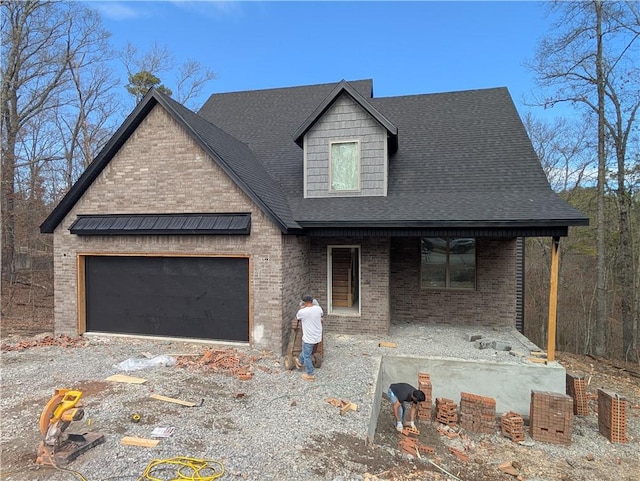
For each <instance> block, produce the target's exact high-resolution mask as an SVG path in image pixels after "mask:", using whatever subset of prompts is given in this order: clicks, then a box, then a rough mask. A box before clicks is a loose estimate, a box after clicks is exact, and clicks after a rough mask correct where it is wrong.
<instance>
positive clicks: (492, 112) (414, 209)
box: [40, 80, 588, 236]
mask: <svg viewBox="0 0 640 481" xmlns="http://www.w3.org/2000/svg"><path fill="white" fill-rule="evenodd" d="M343 94H347V95H349V96H351V98H353V99H354V100H355V101H356V102H357V103H358V104H359V105H360V106H361V107H362V108H363V109H364V110H366V111H367V112H368V113H369V115H371V116H372V117H373V118H374V119H375V120H376V121H378V122H379V123H380V124H381V125H383V126H384V127H385V128H386V129H387V132H388V134H389V136H390V138H392V139H395V140H397V145H398V148H397V151H395V152H393V153H392V154H390V162H389V164H388V189H387V195H386V196H378V197H332V198H304V196H303V185H302V182H303V181H302V179H303V151H302V150H301V149H300V147H299V146H298V144H297V143H296V141H297V140H298V141H299V139H300V138H301V136H303V135H304V133H305V132H307V131H308V129H309V128H311V127H312V125H313V124H314V123H315V122H316V121H317V120H318V118H319V117H320V116H322V114H323V113H324V112H326V110H327V109H328V108H329V107H330V106H331V105H332V103H333V102H334V101H335V100H336V99H337V98H338V97H339V96H340V95H343ZM158 104H160V105H161V106H162V107H163V108H164V109H165V110H166V111H167V112H168V113H169V114H170V115H171V116H172V117H173V118H174V119H175V120H176V121H177V122H178V123H179V124H180V125H181V126H182V127H183V128H184V129H185V131H186V132H187V133H188V134H189V135H190V136H191V137H192V138H193V139H195V141H196V142H197V143H198V144H199V145H200V146H201V147H202V148H203V149H204V150H205V151H206V152H207V153H208V154H209V155H210V156H211V158H212V159H213V161H215V162H216V163H217V164H218V165H219V166H220V167H221V168H222V169H223V170H224V171H225V172H226V173H227V174H228V175H229V176H230V178H231V179H232V180H234V182H235V183H236V184H237V185H238V186H239V187H240V188H241V189H242V190H243V191H244V192H245V194H247V195H248V196H249V197H250V198H251V199H252V201H253V202H255V203H256V205H257V206H258V207H259V208H260V209H261V210H262V211H263V212H264V213H265V214H266V215H267V216H268V217H269V218H270V219H271V220H272V221H273V222H274V223H275V224H276V225H277V226H279V228H280V229H281V230H282V232H284V233H302V232H303V230H304V231H305V232H309V233H311V232H312V231H314V230H315V232H320V231H321V230H322V229H324V231H323V232H331V231H330V230H327V229H343V231H344V229H347V228H349V229H370V231H373V230H375V229H378V230H386V231H387V232H389V231H390V230H394V231H396V232H400V230H401V229H405V231H406V229H414V231H413V232H414V234H415V232H417V230H419V229H422V230H421V231H420V232H423V234H421V235H427V234H426V233H424V232H426V231H425V230H429V232H431V233H432V234H433V233H436V232H445V230H446V229H448V230H447V231H446V232H448V234H440V235H454V234H451V232H454V231H455V230H456V229H463V230H465V229H466V231H465V232H467V234H468V235H466V236H470V235H471V234H469V233H470V232H472V229H476V232H478V231H477V229H491V230H492V231H493V232H498V231H499V230H500V229H502V230H503V231H504V232H506V234H505V235H513V233H514V232H519V233H518V234H516V235H518V236H524V235H566V230H567V227H568V226H571V225H588V218H587V217H586V216H585V215H584V214H582V213H581V212H580V211H578V210H577V209H575V208H573V207H572V206H570V205H569V204H568V203H567V202H565V201H564V200H562V199H560V198H559V197H558V196H557V195H556V194H555V193H554V192H553V191H552V190H551V187H550V185H549V183H548V181H547V178H546V175H545V173H544V171H543V170H542V167H541V165H540V162H539V160H538V158H537V156H536V154H535V152H534V150H533V146H532V144H531V142H530V140H529V138H528V136H527V133H526V131H525V129H524V126H523V124H522V121H521V119H520V117H519V115H518V113H517V110H516V108H515V105H514V104H513V101H512V99H511V96H510V95H509V92H508V91H507V89H506V88H504V87H501V88H493V89H482V90H469V91H462V92H448V93H438V94H423V95H409V96H397V97H383V98H373V83H372V81H371V80H358V81H351V82H346V81H341V82H338V83H331V84H318V85H307V86H300V87H286V88H279V89H267V90H253V91H247V92H231V93H222V94H214V95H212V96H211V97H210V98H209V99H208V100H207V102H206V103H205V104H204V105H203V107H202V108H201V109H200V111H199V112H198V113H197V114H196V113H194V112H192V111H191V110H189V109H187V108H186V107H184V106H183V105H181V104H179V103H178V102H176V101H174V100H173V99H171V98H170V97H168V96H166V95H164V94H161V93H159V92H157V91H155V90H152V91H150V92H149V93H148V94H147V95H146V96H145V98H144V99H143V100H142V101H141V102H140V103H139V104H138V106H137V107H136V108H135V110H134V111H133V112H132V113H131V115H130V116H129V117H128V118H127V120H126V121H125V122H124V123H123V125H122V126H121V127H120V129H118V131H117V132H116V134H115V135H114V136H113V137H112V138H111V140H110V141H109V143H108V144H107V145H106V146H105V147H104V149H103V150H102V151H101V152H100V154H99V155H98V156H97V157H96V159H95V160H94V161H93V162H92V163H91V164H90V165H89V167H88V168H87V169H86V170H85V172H84V173H83V174H82V176H81V177H80V178H79V180H78V181H77V182H76V183H75V184H74V185H73V187H72V188H71V189H70V190H69V192H68V193H67V195H65V197H64V198H63V199H62V201H61V202H60V203H59V204H58V205H57V206H56V208H55V209H54V210H53V212H52V213H51V214H50V215H49V217H47V219H46V220H45V221H44V222H43V223H42V225H41V227H40V229H41V231H42V232H45V233H46V232H48V233H51V232H53V231H54V229H55V228H56V227H57V225H58V224H59V223H60V222H61V221H62V219H63V218H64V216H65V215H66V214H68V212H69V211H70V210H71V208H72V207H73V205H75V203H76V202H77V201H78V200H79V199H80V197H81V196H82V194H83V193H84V192H85V191H86V189H87V188H88V187H89V185H91V183H92V182H93V181H94V180H95V179H96V178H97V176H98V175H99V174H100V172H102V170H103V169H104V168H105V166H106V165H107V164H108V163H109V161H110V160H111V159H112V158H113V156H114V155H115V154H116V153H117V151H118V150H119V149H120V147H121V146H122V145H123V144H124V142H126V140H127V139H128V138H129V136H130V135H131V134H132V133H133V132H134V131H135V129H136V128H137V127H138V125H140V123H141V122H142V120H143V119H144V118H145V116H146V115H147V114H148V113H149V112H150V111H151V109H152V108H154V107H155V106H156V105H158ZM292 133H293V137H292ZM535 229H538V231H535ZM334 232H336V231H334ZM354 232H355V230H354ZM456 232H457V231H456ZM486 232H488V231H486ZM486 232H485V234H486ZM532 232H538V233H532ZM540 232H545V233H540ZM549 232H553V234H548V233H549Z"/></svg>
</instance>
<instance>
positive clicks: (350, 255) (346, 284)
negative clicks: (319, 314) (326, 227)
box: [329, 246, 360, 312]
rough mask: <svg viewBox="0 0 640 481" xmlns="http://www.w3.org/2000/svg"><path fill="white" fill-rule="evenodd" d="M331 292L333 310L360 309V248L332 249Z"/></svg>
mask: <svg viewBox="0 0 640 481" xmlns="http://www.w3.org/2000/svg"><path fill="white" fill-rule="evenodd" d="M329 266H330V274H329V281H330V290H331V309H332V310H336V309H338V310H355V311H356V312H357V311H359V308H360V305H359V304H360V302H359V298H360V248H359V247H351V246H350V247H330V248H329Z"/></svg>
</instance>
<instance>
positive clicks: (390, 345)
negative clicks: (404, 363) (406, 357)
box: [378, 341, 398, 347]
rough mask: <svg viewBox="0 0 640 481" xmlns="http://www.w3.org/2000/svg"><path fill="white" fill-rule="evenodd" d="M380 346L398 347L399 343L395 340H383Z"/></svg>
mask: <svg viewBox="0 0 640 481" xmlns="http://www.w3.org/2000/svg"><path fill="white" fill-rule="evenodd" d="M378 347H398V345H397V344H396V343H395V342H386V341H382V342H380V343H379V344H378Z"/></svg>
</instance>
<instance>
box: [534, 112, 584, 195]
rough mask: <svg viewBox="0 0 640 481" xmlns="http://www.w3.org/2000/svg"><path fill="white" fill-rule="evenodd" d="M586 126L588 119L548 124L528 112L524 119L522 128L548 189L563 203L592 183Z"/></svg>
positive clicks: (566, 120)
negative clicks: (524, 130) (547, 183)
mask: <svg viewBox="0 0 640 481" xmlns="http://www.w3.org/2000/svg"><path fill="white" fill-rule="evenodd" d="M588 123H589V119H588V118H587V119H584V120H583V121H575V120H573V121H572V120H568V119H565V118H556V119H554V120H553V121H552V122H551V123H549V122H546V121H542V120H540V119H536V118H535V117H534V116H533V115H532V114H531V113H528V114H527V115H525V117H524V125H525V128H526V129H527V133H528V134H529V138H530V139H531V143H532V144H533V147H534V149H535V151H536V153H537V154H538V158H539V159H540V163H541V164H542V168H543V170H544V171H545V173H546V175H547V179H548V180H549V184H550V185H551V188H552V189H553V190H554V191H555V192H562V193H564V194H565V196H566V199H567V200H571V194H572V192H573V191H574V190H576V189H578V188H580V187H584V186H585V185H589V184H591V183H592V182H593V181H594V175H595V174H594V170H595V167H594V164H595V158H594V156H593V154H592V152H593V145H592V143H591V135H590V134H591V130H590V128H589V125H588Z"/></svg>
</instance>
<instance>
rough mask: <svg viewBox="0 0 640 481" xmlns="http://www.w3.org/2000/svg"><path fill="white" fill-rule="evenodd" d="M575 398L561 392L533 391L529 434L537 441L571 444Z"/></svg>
mask: <svg viewBox="0 0 640 481" xmlns="http://www.w3.org/2000/svg"><path fill="white" fill-rule="evenodd" d="M572 429H573V399H571V396H567V395H566V394H560V393H552V392H543V391H531V404H530V405H529V434H530V435H531V437H532V438H533V439H535V440H536V441H542V442H547V443H553V444H571V430H572Z"/></svg>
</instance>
